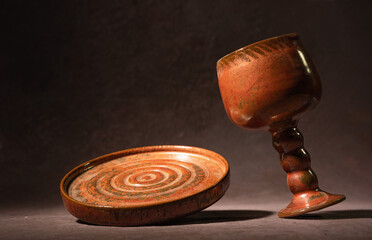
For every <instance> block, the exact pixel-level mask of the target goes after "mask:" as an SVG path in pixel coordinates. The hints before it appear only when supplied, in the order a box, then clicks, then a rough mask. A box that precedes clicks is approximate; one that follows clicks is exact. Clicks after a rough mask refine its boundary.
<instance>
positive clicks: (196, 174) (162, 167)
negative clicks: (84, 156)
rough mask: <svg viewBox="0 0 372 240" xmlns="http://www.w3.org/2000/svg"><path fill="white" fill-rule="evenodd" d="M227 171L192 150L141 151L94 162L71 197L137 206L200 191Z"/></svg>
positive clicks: (97, 203)
mask: <svg viewBox="0 0 372 240" xmlns="http://www.w3.org/2000/svg"><path fill="white" fill-rule="evenodd" d="M225 174H226V169H221V164H220V163H219V162H217V161H216V160H214V159H211V158H208V157H206V156H203V155H198V154H193V153H182V154H180V153H179V152H174V153H172V152H156V153H152V152H150V153H141V154H135V155H130V156H125V157H121V158H118V159H114V160H111V161H108V162H105V163H103V164H100V165H97V166H95V167H93V168H91V169H89V170H87V171H85V172H84V173H82V174H81V175H79V176H78V177H76V178H75V179H74V180H73V181H72V183H71V185H70V186H69V189H68V194H69V196H70V197H72V198H73V199H75V200H77V201H79V202H82V203H85V204H89V205H94V206H108V207H140V206H146V205H150V204H160V203H165V202H168V201H170V200H172V201H174V200H177V199H182V198H185V197H188V196H190V195H193V194H195V193H198V192H201V191H203V190H205V189H207V188H209V187H211V186H213V184H215V183H216V182H218V181H220V180H221V179H222V177H223V176H224V175H225Z"/></svg>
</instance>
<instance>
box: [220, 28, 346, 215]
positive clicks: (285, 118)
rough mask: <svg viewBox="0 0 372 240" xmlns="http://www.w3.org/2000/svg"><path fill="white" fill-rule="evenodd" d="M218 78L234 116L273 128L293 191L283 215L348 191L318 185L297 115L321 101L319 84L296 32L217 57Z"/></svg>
mask: <svg viewBox="0 0 372 240" xmlns="http://www.w3.org/2000/svg"><path fill="white" fill-rule="evenodd" d="M217 73H218V83H219V87H220V91H221V96H222V100H223V104H224V106H225V110H226V112H227V115H228V116H229V118H230V119H231V121H232V122H233V123H234V124H236V125H238V126H240V127H242V128H245V129H264V130H268V131H270V132H271V134H272V137H273V145H274V148H275V149H276V150H277V151H278V152H279V154H280V165H281V166H282V167H283V169H284V171H286V172H287V183H288V186H289V189H290V190H291V191H292V193H293V199H292V201H291V202H290V203H289V205H288V206H287V207H286V208H284V209H282V210H281V211H280V212H279V214H278V215H279V217H293V216H297V215H301V214H303V213H306V212H310V211H314V210H318V209H321V208H325V207H328V206H330V205H333V204H336V203H339V202H341V201H343V200H344V199H345V196H344V195H336V194H330V193H328V192H326V191H323V190H321V189H320V188H319V185H318V179H317V177H316V175H315V173H314V171H313V170H312V169H311V166H310V155H309V154H308V152H307V151H306V150H305V148H304V146H303V137H302V134H301V132H300V131H299V130H298V129H297V123H298V120H299V119H300V118H301V117H302V116H303V115H304V114H305V113H306V112H308V111H309V110H311V109H312V108H314V107H315V106H316V105H317V103H318V102H319V99H320V95H321V84H320V80H319V76H318V74H317V72H316V70H315V68H314V65H313V63H312V61H311V59H310V57H309V55H308V54H307V53H306V52H305V50H304V47H303V46H302V43H301V42H300V40H299V38H298V35H297V34H288V35H283V36H279V37H274V38H270V39H267V40H263V41H260V42H257V43H254V44H251V45H249V46H246V47H244V48H241V49H239V50H237V51H235V52H232V53H230V54H228V55H226V56H225V57H223V58H221V59H220V60H219V61H218V62H217Z"/></svg>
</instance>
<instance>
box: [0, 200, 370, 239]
mask: <svg viewBox="0 0 372 240" xmlns="http://www.w3.org/2000/svg"><path fill="white" fill-rule="evenodd" d="M281 207H283V204H279V203H275V204H254V205H248V204H247V205H239V204H234V203H233V202H231V201H224V200H221V201H220V202H218V203H217V204H215V205H213V206H211V207H210V208H208V209H206V210H204V211H202V212H199V213H197V214H194V215H191V216H189V217H186V218H183V219H179V220H177V221H173V222H170V223H167V224H162V225H157V226H145V227H106V226H95V225H90V224H86V223H84V222H81V221H79V220H77V219H76V218H74V217H73V216H71V215H70V214H69V213H68V212H67V211H66V210H65V209H64V208H63V207H62V205H60V206H55V207H45V208H40V207H38V208H17V209H7V210H1V212H2V214H0V233H1V234H0V239H8V240H12V239H146V238H149V239H175V238H177V239H211V237H212V238H213V239H232V238H233V239H371V238H372V205H371V204H370V203H350V202H344V203H342V204H339V205H336V206H333V207H330V208H328V209H324V210H321V211H317V212H314V213H311V214H307V215H304V216H303V217H298V218H294V219H281V218H278V217H277V215H276V214H277V211H278V210H279V209H280V208H281Z"/></svg>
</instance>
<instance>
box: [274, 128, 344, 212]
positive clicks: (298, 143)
mask: <svg viewBox="0 0 372 240" xmlns="http://www.w3.org/2000/svg"><path fill="white" fill-rule="evenodd" d="M283 126H284V127H283ZM270 132H271V133H272V136H273V145H274V148H275V149H276V150H277V151H278V152H279V154H280V165H281V166H282V168H283V169H284V171H285V172H286V173H287V183H288V187H289V189H290V190H291V192H292V193H293V199H292V201H291V203H290V204H289V205H288V206H287V207H286V208H285V209H282V210H281V211H280V212H279V214H278V215H279V217H293V216H297V215H300V214H303V213H305V212H309V211H313V210H317V209H321V208H325V207H327V206H330V205H333V204H336V203H339V202H341V201H343V200H344V199H345V196H343V195H334V194H330V193H327V192H325V191H322V190H320V189H319V185H318V178H317V176H316V175H315V173H314V171H313V170H312V169H311V161H310V155H309V153H308V152H307V151H306V150H305V148H304V145H303V144H304V139H303V136H302V134H301V132H300V131H299V130H298V129H297V122H291V123H289V124H288V123H287V124H285V125H283V124H282V125H280V126H272V127H271V129H270Z"/></svg>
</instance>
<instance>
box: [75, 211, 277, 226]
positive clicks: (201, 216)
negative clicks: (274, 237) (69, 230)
mask: <svg viewBox="0 0 372 240" xmlns="http://www.w3.org/2000/svg"><path fill="white" fill-rule="evenodd" d="M271 214H273V212H269V211H260V210H205V211H202V212H198V213H195V214H192V215H190V216H187V217H184V218H179V219H176V220H172V221H168V222H164V223H159V224H153V225H148V226H172V225H188V224H205V223H218V222H233V221H244V220H249V219H257V218H263V217H267V216H270V215H271ZM76 222H77V223H79V224H85V225H93V226H100V225H96V224H92V223H87V222H84V221H82V220H76Z"/></svg>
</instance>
